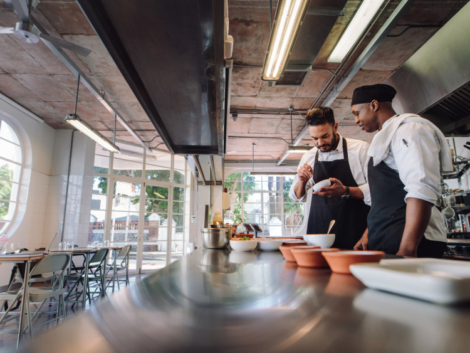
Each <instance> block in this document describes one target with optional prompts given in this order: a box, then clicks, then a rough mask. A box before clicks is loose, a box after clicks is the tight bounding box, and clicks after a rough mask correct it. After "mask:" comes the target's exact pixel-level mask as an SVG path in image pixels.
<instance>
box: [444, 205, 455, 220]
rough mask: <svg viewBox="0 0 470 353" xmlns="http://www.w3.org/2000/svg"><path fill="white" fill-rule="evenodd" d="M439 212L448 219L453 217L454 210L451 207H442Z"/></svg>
mask: <svg viewBox="0 0 470 353" xmlns="http://www.w3.org/2000/svg"><path fill="white" fill-rule="evenodd" d="M441 213H442V214H443V215H444V217H445V219H447V220H449V219H452V218H454V217H455V211H454V209H453V208H452V207H446V208H444V209H443V210H442V211H441Z"/></svg>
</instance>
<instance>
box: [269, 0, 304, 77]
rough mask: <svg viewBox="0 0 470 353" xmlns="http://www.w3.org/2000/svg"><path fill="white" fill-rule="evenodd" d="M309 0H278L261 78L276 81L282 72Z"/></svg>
mask: <svg viewBox="0 0 470 353" xmlns="http://www.w3.org/2000/svg"><path fill="white" fill-rule="evenodd" d="M309 3H310V0H279V2H278V4H277V11H276V19H275V24H274V28H273V29H272V32H271V37H270V39H269V45H268V53H267V54H266V58H265V60H264V66H263V74H262V79H263V80H265V81H277V80H279V79H280V78H281V76H282V73H283V72H284V70H285V68H286V65H287V61H288V59H289V56H290V53H291V51H292V47H293V46H294V43H295V39H296V37H297V34H298V33H299V29H300V26H301V25H302V21H303V18H304V16H305V13H306V12H307V7H308V4H309Z"/></svg>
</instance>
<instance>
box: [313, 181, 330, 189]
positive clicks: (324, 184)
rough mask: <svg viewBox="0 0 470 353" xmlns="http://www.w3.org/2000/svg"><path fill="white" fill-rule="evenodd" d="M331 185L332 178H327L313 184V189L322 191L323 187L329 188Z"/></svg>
mask: <svg viewBox="0 0 470 353" xmlns="http://www.w3.org/2000/svg"><path fill="white" fill-rule="evenodd" d="M330 186H331V181H330V179H325V180H322V181H319V182H318V183H316V184H315V185H313V191H320V189H321V188H327V187H330Z"/></svg>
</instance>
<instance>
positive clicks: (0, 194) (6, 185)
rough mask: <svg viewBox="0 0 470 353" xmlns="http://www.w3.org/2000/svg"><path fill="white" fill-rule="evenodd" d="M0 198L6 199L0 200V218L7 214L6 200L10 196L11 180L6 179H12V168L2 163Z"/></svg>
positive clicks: (7, 203)
mask: <svg viewBox="0 0 470 353" xmlns="http://www.w3.org/2000/svg"><path fill="white" fill-rule="evenodd" d="M0 179H2V180H0V199H2V200H6V201H7V202H5V201H2V202H0V218H3V217H5V216H6V215H7V214H8V208H9V205H10V203H9V202H8V201H9V200H10V197H11V188H12V184H11V182H9V181H7V180H13V170H12V169H10V167H9V166H8V164H4V165H2V166H1V167H0Z"/></svg>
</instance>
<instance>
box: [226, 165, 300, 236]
mask: <svg viewBox="0 0 470 353" xmlns="http://www.w3.org/2000/svg"><path fill="white" fill-rule="evenodd" d="M293 181H294V177H293V176H251V175H250V173H248V172H236V173H232V174H230V175H229V176H228V177H227V178H225V187H226V188H227V189H228V192H229V193H230V194H231V197H230V205H231V208H230V210H228V211H226V212H225V222H228V223H235V224H237V223H240V222H244V223H257V224H259V225H260V226H261V228H262V229H263V231H264V233H265V235H267V236H268V235H269V236H294V235H296V233H297V232H298V231H299V230H300V229H301V228H302V226H303V223H304V220H305V215H304V212H305V211H304V209H305V208H304V203H300V202H297V203H296V202H294V201H293V200H291V198H290V197H289V190H290V187H291V185H292V182H293Z"/></svg>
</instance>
